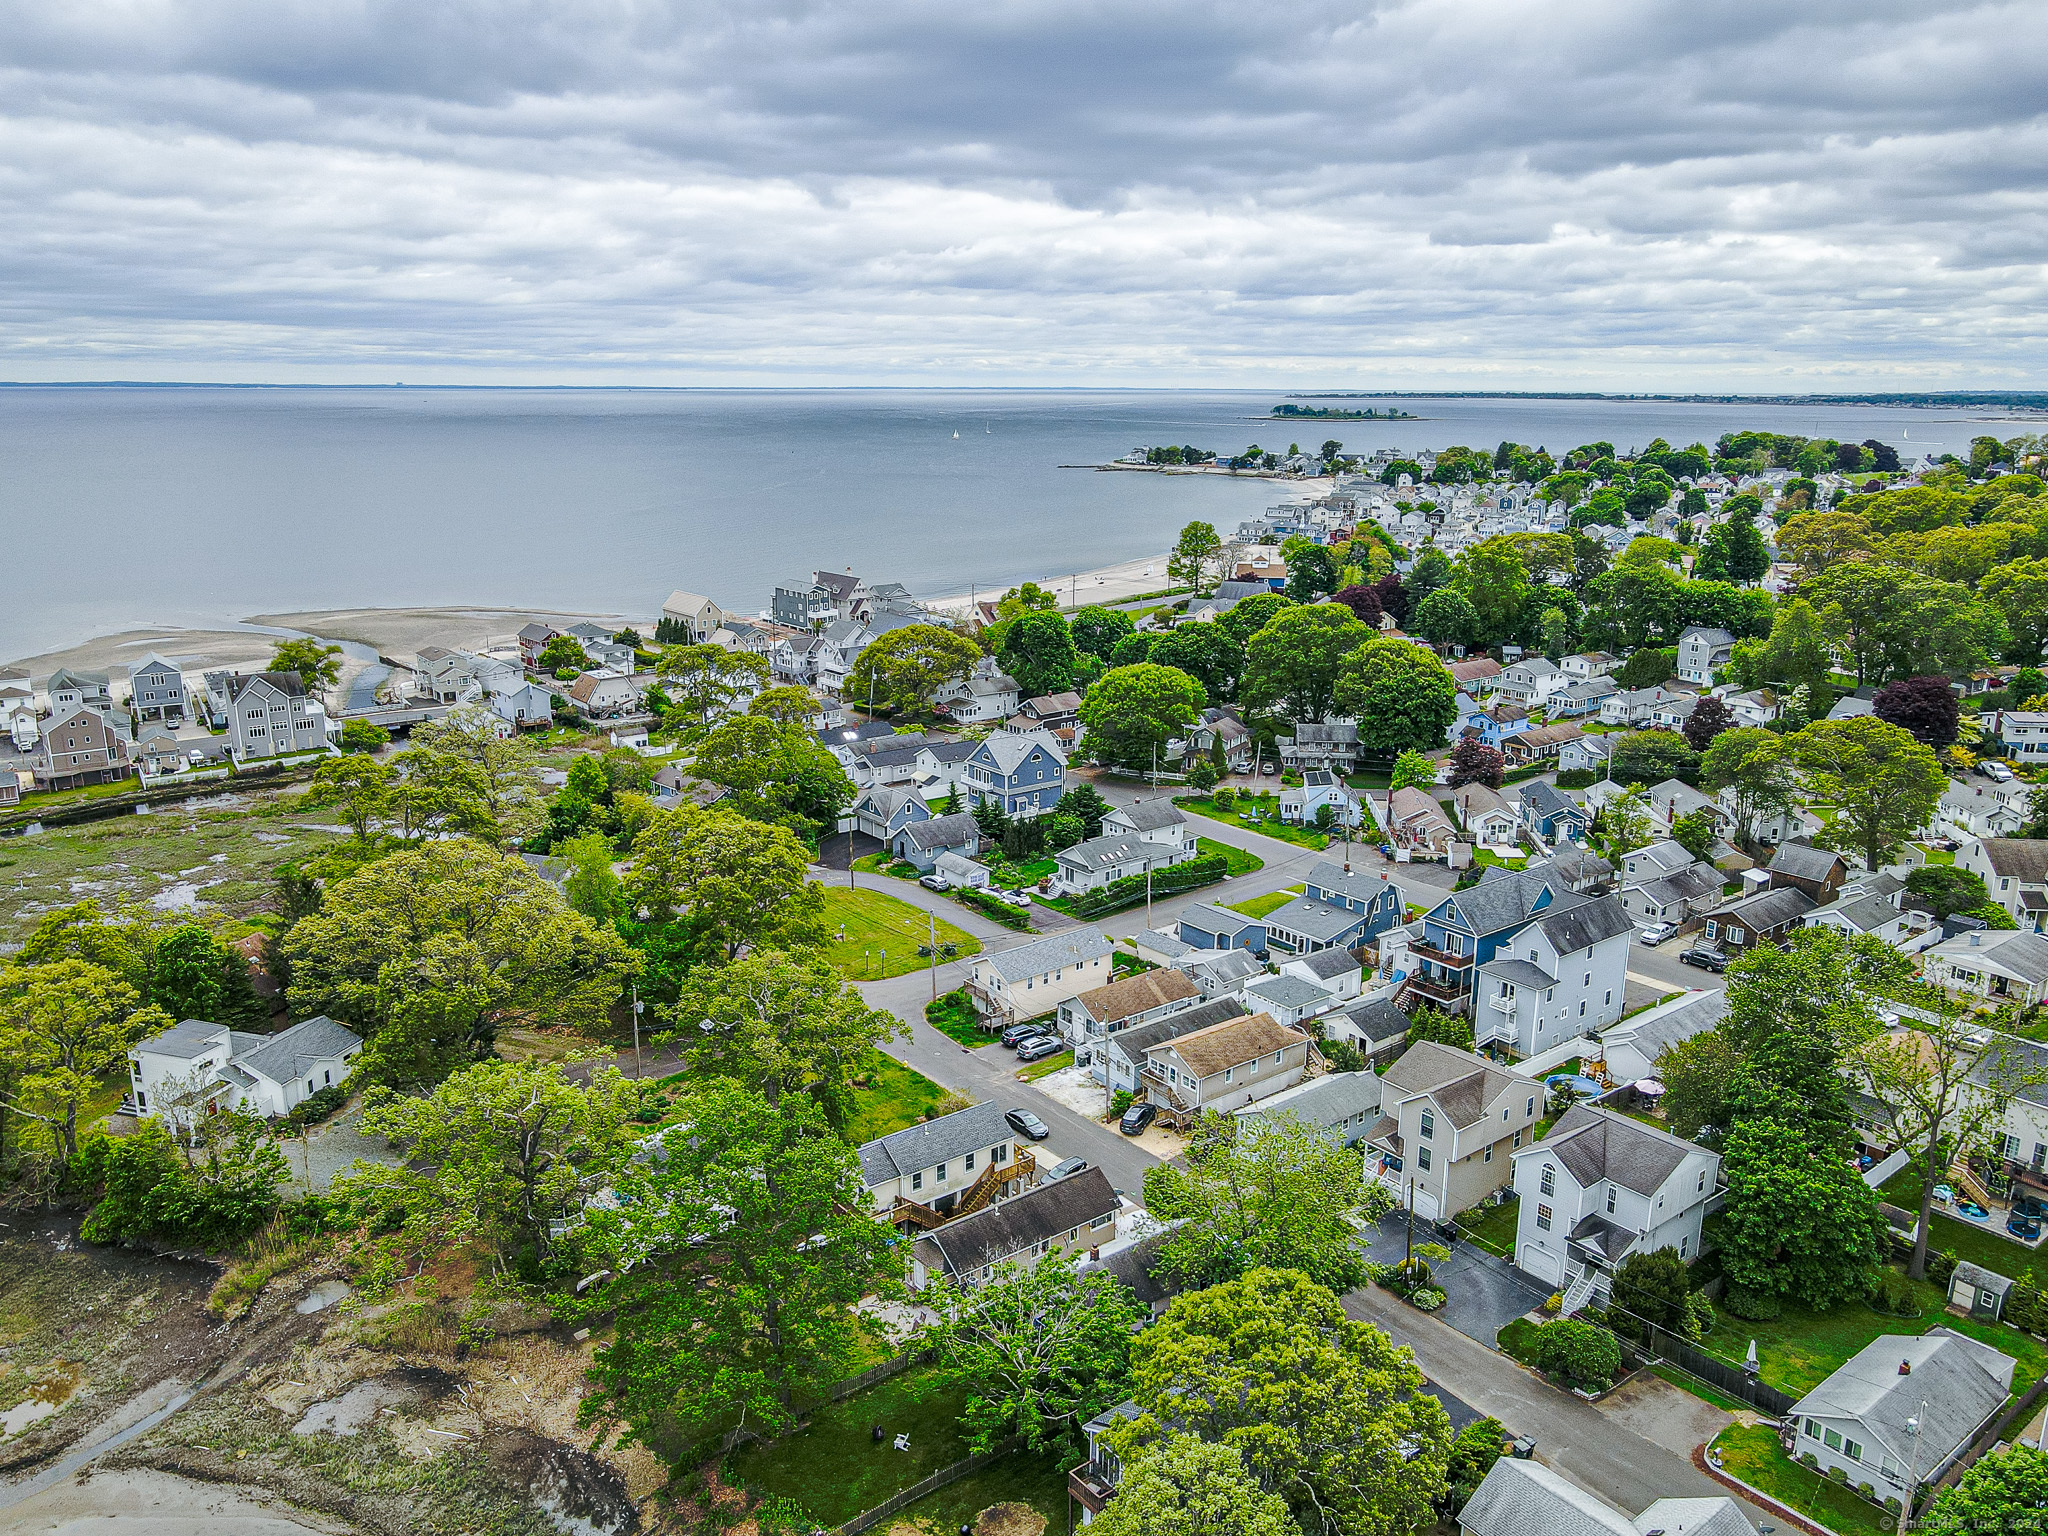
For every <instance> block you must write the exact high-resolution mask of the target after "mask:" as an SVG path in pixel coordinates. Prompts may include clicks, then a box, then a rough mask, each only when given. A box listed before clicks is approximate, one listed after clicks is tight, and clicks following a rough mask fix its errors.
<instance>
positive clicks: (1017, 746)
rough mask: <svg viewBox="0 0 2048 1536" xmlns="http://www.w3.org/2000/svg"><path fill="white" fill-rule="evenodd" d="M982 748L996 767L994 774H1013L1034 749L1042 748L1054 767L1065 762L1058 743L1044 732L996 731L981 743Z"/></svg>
mask: <svg viewBox="0 0 2048 1536" xmlns="http://www.w3.org/2000/svg"><path fill="white" fill-rule="evenodd" d="M982 746H984V747H986V748H987V749H988V755H989V757H990V759H991V760H992V761H993V762H994V763H995V765H996V772H998V773H1001V774H1012V773H1015V772H1016V771H1017V765H1018V764H1019V763H1021V762H1023V761H1024V759H1025V758H1027V757H1029V756H1030V755H1031V749H1032V748H1034V747H1043V748H1044V749H1045V751H1046V755H1047V756H1049V757H1050V758H1051V759H1052V760H1053V765H1054V766H1055V767H1057V766H1058V765H1059V764H1061V763H1062V762H1064V761H1065V760H1066V759H1065V755H1064V754H1063V753H1061V751H1060V749H1059V743H1058V742H1057V741H1055V740H1054V739H1053V738H1052V736H1051V734H1050V733H1048V732H1045V731H1029V732H1018V731H997V732H996V733H995V734H994V735H992V736H990V737H989V738H988V739H987V740H986V741H984V742H982Z"/></svg>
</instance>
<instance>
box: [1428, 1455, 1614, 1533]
mask: <svg viewBox="0 0 2048 1536" xmlns="http://www.w3.org/2000/svg"><path fill="white" fill-rule="evenodd" d="M1458 1525H1459V1526H1460V1528H1461V1529H1463V1530H1466V1531H1469V1532H1471V1533H1472V1536H1636V1528H1635V1526H1634V1525H1633V1524H1632V1523H1631V1522H1630V1521H1629V1519H1628V1517H1627V1516H1626V1515H1624V1514H1622V1512H1621V1511H1620V1510H1618V1509H1615V1508H1613V1507H1611V1506H1610V1505H1608V1504H1606V1503H1604V1502H1602V1501H1601V1500H1599V1499H1597V1498H1595V1497H1594V1496H1593V1495H1592V1494H1590V1493H1587V1492H1586V1491H1585V1490H1584V1489H1582V1488H1580V1487H1579V1486H1578V1485H1577V1484H1575V1483H1569V1482H1567V1481H1565V1479H1564V1478H1563V1477H1562V1476H1560V1475H1559V1474H1558V1473H1555V1472H1553V1471H1551V1470H1550V1468H1548V1467H1546V1466H1544V1465H1543V1463H1541V1462H1540V1461H1517V1460H1515V1458H1513V1457H1512V1456H1503V1457H1501V1459H1500V1460H1499V1461H1496V1462H1495V1463H1494V1464H1493V1469H1492V1470H1491V1471H1489V1472H1488V1473H1487V1474H1486V1476H1485V1478H1484V1479H1482V1480H1481V1482H1480V1484H1479V1488H1478V1490H1477V1491H1476V1492H1475V1493H1474V1494H1473V1495H1472V1497H1471V1498H1470V1499H1469V1500H1467V1501H1466V1504H1465V1508H1464V1509H1463V1510H1462V1511H1461V1512H1460V1513H1459V1515H1458Z"/></svg>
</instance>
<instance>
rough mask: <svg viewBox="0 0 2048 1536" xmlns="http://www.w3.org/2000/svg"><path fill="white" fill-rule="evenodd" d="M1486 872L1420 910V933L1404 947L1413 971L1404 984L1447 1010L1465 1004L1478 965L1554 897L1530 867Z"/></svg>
mask: <svg viewBox="0 0 2048 1536" xmlns="http://www.w3.org/2000/svg"><path fill="white" fill-rule="evenodd" d="M1487 873H1488V874H1489V875H1493V876H1494V878H1492V879H1485V878H1482V879H1481V880H1480V882H1479V883H1478V884H1477V885H1474V886H1468V887H1466V889H1464V890H1462V891H1453V892H1452V893H1451V894H1450V895H1448V896H1446V897H1445V898H1444V899H1443V900H1442V901H1440V902H1438V903H1437V904H1436V905H1435V906H1434V907H1431V908H1430V909H1429V910H1428V911H1427V912H1425V913H1423V915H1422V937H1421V938H1420V940H1418V941H1416V942H1415V943H1414V944H1412V945H1411V946H1410V951H1411V955H1412V958H1413V960H1414V962H1415V970H1414V972H1413V973H1412V975H1411V978H1410V981H1409V986H1410V987H1411V988H1413V989H1414V991H1415V993H1416V994H1417V996H1419V997H1420V998H1421V999H1422V1000H1424V1001H1425V1002H1430V1003H1434V1004H1435V1005H1436V1006H1437V1007H1439V1008H1442V1009H1444V1010H1446V1011H1447V1012H1450V1013H1462V1012H1464V1011H1465V1009H1466V1008H1467V1006H1468V1005H1469V1004H1470V1002H1471V1000H1472V984H1473V978H1474V976H1475V974H1476V973H1477V970H1478V968H1479V967H1480V966H1482V965H1484V964H1486V962H1487V961H1489V960H1491V959H1492V958H1493V955H1494V951H1495V950H1496V949H1498V948H1499V947H1500V946H1501V945H1502V944H1505V943H1509V942H1511V941H1512V940H1513V938H1514V936H1515V935H1516V934H1517V933H1520V932H1521V931H1522V930H1523V929H1524V928H1526V927H1528V926H1529V924H1530V923H1531V922H1532V921H1534V920H1535V917H1536V914H1537V913H1539V912H1541V911H1543V910H1544V909H1546V908H1547V907H1549V906H1550V905H1551V903H1552V902H1553V901H1554V900H1555V899H1556V894H1555V892H1553V891H1552V890H1551V887H1550V883H1549V882H1548V881H1547V880H1546V879H1545V878H1544V876H1543V875H1542V874H1540V873H1538V872H1537V871H1535V870H1521V871H1515V872H1498V873H1497V872H1495V871H1492V870H1489V871H1488V872H1487Z"/></svg>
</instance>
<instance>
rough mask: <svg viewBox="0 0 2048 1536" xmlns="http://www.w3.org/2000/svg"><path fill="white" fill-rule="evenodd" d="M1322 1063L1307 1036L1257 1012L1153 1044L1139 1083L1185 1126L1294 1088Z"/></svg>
mask: <svg viewBox="0 0 2048 1536" xmlns="http://www.w3.org/2000/svg"><path fill="white" fill-rule="evenodd" d="M1320 1061H1321V1057H1320V1056H1318V1055H1316V1053H1315V1044H1314V1042H1313V1041H1312V1040H1311V1039H1310V1038H1309V1037H1308V1036H1307V1035H1306V1034H1304V1033H1302V1032H1301V1031H1300V1030H1298V1029H1290V1028H1288V1027H1287V1026H1286V1025H1284V1024H1282V1023H1280V1022H1279V1021H1278V1020H1277V1019H1274V1018H1273V1017H1272V1016H1271V1015H1270V1014H1264V1013H1253V1014H1248V1015H1246V1016H1245V1017H1243V1018H1237V1019H1229V1020H1226V1021H1225V1022H1224V1023H1221V1024H1211V1025H1210V1026H1209V1027H1208V1028H1207V1029H1198V1030H1195V1031H1193V1032H1192V1033H1189V1034H1185V1035H1180V1036H1178V1037H1176V1038H1174V1039H1171V1040H1164V1041H1161V1042H1160V1043H1159V1044H1157V1045H1154V1046H1152V1047H1150V1048H1149V1049H1148V1050H1147V1051H1146V1052H1145V1065H1144V1067H1143V1068H1142V1069H1141V1070H1140V1073H1139V1083H1140V1086H1141V1091H1142V1093H1143V1095H1144V1097H1145V1099H1146V1100H1147V1101H1148V1102H1150V1103H1153V1104H1157V1105H1158V1106H1159V1107H1160V1110H1161V1111H1162V1113H1163V1114H1164V1115H1165V1117H1166V1119H1167V1120H1168V1121H1170V1122H1174V1123H1177V1124H1181V1125H1186V1124H1189V1123H1191V1122H1192V1121H1193V1120H1195V1119H1196V1118H1197V1117H1199V1116H1200V1115H1202V1114H1203V1113H1205V1112H1207V1111H1209V1110H1216V1111H1218V1112H1220V1113H1223V1114H1228V1113H1230V1112H1231V1111H1232V1110H1234V1109H1236V1108H1237V1107H1238V1106H1239V1105H1241V1104H1249V1103H1251V1102H1252V1101H1253V1100H1255V1099H1263V1098H1266V1097H1267V1096H1269V1095H1271V1094H1275V1093H1278V1092H1279V1091H1280V1090H1281V1089H1282V1088H1291V1087H1293V1086H1294V1085H1295V1084H1296V1083H1298V1082H1300V1081H1301V1080H1302V1079H1303V1078H1304V1077H1306V1076H1307V1075H1308V1073H1309V1070H1310V1065H1311V1062H1316V1063H1320Z"/></svg>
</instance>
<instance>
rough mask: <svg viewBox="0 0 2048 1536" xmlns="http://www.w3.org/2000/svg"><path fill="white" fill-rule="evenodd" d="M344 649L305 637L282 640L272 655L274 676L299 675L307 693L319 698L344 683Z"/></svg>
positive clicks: (271, 663) (271, 667) (271, 665)
mask: <svg viewBox="0 0 2048 1536" xmlns="http://www.w3.org/2000/svg"><path fill="white" fill-rule="evenodd" d="M340 658H341V647H340V646H338V645H329V644H327V643H326V642H325V641H322V640H314V639H312V638H310V637H301V638H299V639H296V640H280V641H278V642H277V646H276V648H275V649H274V650H272V651H271V653H270V670H271V671H272V672H296V673H298V675H299V681H300V682H301V683H302V684H304V686H305V689H306V692H308V693H310V694H313V695H315V696H317V695H318V694H319V693H320V692H321V691H322V690H323V689H327V688H332V687H333V686H334V685H335V684H336V683H337V682H339V681H340V680H341V659H340Z"/></svg>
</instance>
